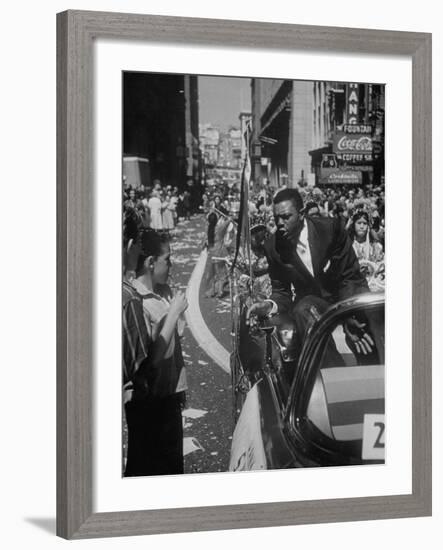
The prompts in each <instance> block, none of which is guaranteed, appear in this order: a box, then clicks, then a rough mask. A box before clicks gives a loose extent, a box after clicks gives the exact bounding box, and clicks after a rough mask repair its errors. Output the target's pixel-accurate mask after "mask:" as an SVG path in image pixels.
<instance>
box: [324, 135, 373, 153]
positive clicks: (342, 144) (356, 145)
mask: <svg viewBox="0 0 443 550" xmlns="http://www.w3.org/2000/svg"><path fill="white" fill-rule="evenodd" d="M333 150H334V153H339V154H344V153H350V154H352V153H356V154H363V155H369V154H371V153H372V138H371V137H370V136H368V135H367V134H366V135H365V134H348V133H344V132H336V134H335V136H334V142H333Z"/></svg>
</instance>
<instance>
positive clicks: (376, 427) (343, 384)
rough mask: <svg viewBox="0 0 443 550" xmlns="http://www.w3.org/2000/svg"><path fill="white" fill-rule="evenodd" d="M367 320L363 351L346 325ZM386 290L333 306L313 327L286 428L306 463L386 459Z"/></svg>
mask: <svg viewBox="0 0 443 550" xmlns="http://www.w3.org/2000/svg"><path fill="white" fill-rule="evenodd" d="M349 319H353V320H358V323H359V324H360V325H364V328H363V329H362V330H364V331H366V333H367V334H368V335H369V337H370V340H371V341H372V342H373V345H372V346H371V351H370V352H369V353H368V352H367V353H361V352H360V350H357V348H356V346H355V344H354V343H353V342H352V339H351V338H350V337H349V335H347V334H346V330H345V328H346V327H347V326H348V325H347V323H348V320H349ZM384 320H385V316H384V296H383V295H375V294H367V295H361V296H359V297H356V298H353V299H351V300H348V301H346V302H342V303H340V304H337V305H336V306H334V307H332V308H331V309H330V310H328V312H326V314H325V315H323V316H322V317H321V318H320V319H319V320H318V321H317V322H316V323H315V324H314V326H313V327H312V329H311V331H310V333H309V336H308V338H307V341H306V342H305V344H304V346H303V350H302V354H301V357H300V360H299V363H298V366H297V369H296V372H295V376H294V380H293V384H292V387H291V392H290V398H289V402H288V407H287V411H286V420H285V428H286V433H287V434H288V439H289V441H290V443H291V447H292V450H293V452H294V455H295V457H296V458H297V460H298V461H300V462H301V463H302V464H303V465H305V466H309V465H311V466H312V465H318V466H334V465H352V464H369V463H383V462H384V451H385V414H384V413H385V385H384V383H385V365H384V348H385V334H384V327H385V323H384Z"/></svg>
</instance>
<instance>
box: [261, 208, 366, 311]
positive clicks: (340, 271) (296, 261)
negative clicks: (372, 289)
mask: <svg viewBox="0 0 443 550" xmlns="http://www.w3.org/2000/svg"><path fill="white" fill-rule="evenodd" d="M305 219H306V223H307V227H308V242H309V248H310V251H311V260H312V267H313V270H314V276H312V275H311V273H310V272H309V270H308V269H307V268H306V266H305V265H304V263H303V262H302V261H301V259H300V258H299V257H298V255H297V253H296V250H294V246H293V245H289V241H287V240H283V239H281V238H279V235H278V233H274V234H273V235H271V237H270V238H269V239H267V240H266V241H265V243H264V248H265V253H266V256H267V259H268V263H269V275H270V277H271V282H272V295H271V299H272V300H274V301H275V302H276V304H277V306H278V309H279V312H284V311H289V310H290V307H291V304H292V302H293V294H292V288H293V289H294V291H295V294H296V296H295V300H296V301H297V300H299V299H300V298H303V297H304V296H308V295H314V296H318V297H320V298H323V299H325V300H327V301H328V302H331V303H334V302H337V301H339V300H344V299H346V298H349V297H351V296H354V295H355V294H361V293H363V292H368V291H369V288H368V285H367V282H366V279H365V277H364V275H363V274H362V273H361V272H360V267H359V263H358V260H357V257H356V255H355V252H354V249H353V247H352V242H351V240H350V238H349V236H348V233H347V232H346V230H345V229H344V227H343V225H342V223H341V222H340V220H338V219H335V218H320V217H313V218H309V217H306V218H305Z"/></svg>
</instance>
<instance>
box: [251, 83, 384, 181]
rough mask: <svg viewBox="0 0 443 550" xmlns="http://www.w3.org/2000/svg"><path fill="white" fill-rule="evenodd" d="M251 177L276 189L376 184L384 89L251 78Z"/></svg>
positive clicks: (379, 168)
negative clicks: (310, 185)
mask: <svg viewBox="0 0 443 550" xmlns="http://www.w3.org/2000/svg"><path fill="white" fill-rule="evenodd" d="M251 90H252V92H251V93H252V98H251V99H252V102H251V104H252V125H253V136H252V140H253V145H252V150H253V155H252V177H253V179H254V180H255V181H256V182H259V183H263V182H266V183H267V184H268V185H269V186H271V187H272V188H274V189H278V188H280V187H282V186H289V187H293V186H295V185H301V186H304V185H307V184H316V185H328V184H331V185H332V184H361V183H380V182H381V181H383V179H384V87H383V86H382V85H376V84H359V83H337V82H313V81H291V80H277V79H253V80H252V85H251Z"/></svg>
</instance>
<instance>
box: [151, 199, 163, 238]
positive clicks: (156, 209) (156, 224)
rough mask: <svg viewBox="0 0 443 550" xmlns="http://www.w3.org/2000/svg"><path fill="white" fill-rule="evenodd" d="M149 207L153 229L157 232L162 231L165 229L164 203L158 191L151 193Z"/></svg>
mask: <svg viewBox="0 0 443 550" xmlns="http://www.w3.org/2000/svg"><path fill="white" fill-rule="evenodd" d="M148 207H149V211H150V214H151V228H152V229H155V230H156V231H161V230H162V229H163V220H162V201H161V199H160V193H159V192H158V191H157V190H156V189H154V191H152V193H151V198H150V199H149V201H148Z"/></svg>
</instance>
